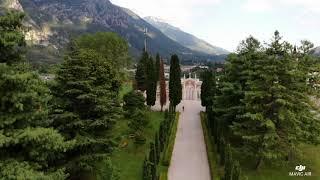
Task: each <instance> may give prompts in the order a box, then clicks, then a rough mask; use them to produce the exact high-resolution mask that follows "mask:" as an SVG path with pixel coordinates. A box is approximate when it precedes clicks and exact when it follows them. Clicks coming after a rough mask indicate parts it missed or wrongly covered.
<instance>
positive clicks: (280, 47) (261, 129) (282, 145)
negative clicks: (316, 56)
mask: <svg viewBox="0 0 320 180" xmlns="http://www.w3.org/2000/svg"><path fill="white" fill-rule="evenodd" d="M281 39H282V38H281V37H280V35H279V32H277V31H276V32H275V34H274V37H273V40H272V42H271V43H270V44H269V45H268V47H267V48H266V49H265V50H263V51H262V52H257V51H256V52H252V55H251V56H250V57H249V58H248V61H249V63H248V64H249V65H248V66H247V68H246V70H245V71H246V72H248V73H247V76H246V77H247V80H246V85H247V87H246V88H245V93H244V97H243V99H242V100H241V102H243V103H244V105H245V106H244V109H243V110H244V111H243V113H242V115H238V117H239V118H238V121H237V122H234V123H233V125H232V131H233V134H235V135H237V136H238V137H241V138H242V139H243V142H244V143H243V146H242V147H241V148H242V150H243V151H244V152H246V153H245V154H247V155H248V156H251V157H253V158H254V159H255V160H256V165H255V168H256V169H258V168H259V167H260V166H261V164H262V163H263V161H264V160H279V159H286V158H288V157H289V159H290V157H291V155H292V154H293V152H294V151H295V149H297V146H296V145H297V142H303V143H311V144H312V143H313V144H316V143H319V139H318V138H317V136H319V134H320V124H319V121H318V120H316V118H315V116H314V114H313V113H312V112H311V111H310V110H311V109H312V108H311V107H310V105H309V99H308V94H307V89H308V87H307V86H308V84H307V83H306V80H307V76H306V73H305V72H304V70H303V68H302V69H301V68H299V63H301V61H303V59H304V58H301V57H303V56H305V55H303V54H304V52H303V51H302V53H301V57H300V58H298V59H297V56H296V53H293V52H294V50H293V47H292V46H291V45H290V44H289V43H287V42H283V41H282V40H281ZM245 55H246V57H248V56H247V54H245ZM307 74H308V73H307Z"/></svg>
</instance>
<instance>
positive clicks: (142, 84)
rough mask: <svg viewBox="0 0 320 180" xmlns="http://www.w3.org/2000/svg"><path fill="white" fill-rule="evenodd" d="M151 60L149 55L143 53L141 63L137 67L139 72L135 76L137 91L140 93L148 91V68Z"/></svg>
mask: <svg viewBox="0 0 320 180" xmlns="http://www.w3.org/2000/svg"><path fill="white" fill-rule="evenodd" d="M148 60H149V54H148V53H147V52H143V53H142V56H141V59H140V61H139V62H138V65H137V70H136V74H135V80H136V86H137V87H136V89H137V90H140V91H145V90H146V89H147V72H146V66H147V62H148Z"/></svg>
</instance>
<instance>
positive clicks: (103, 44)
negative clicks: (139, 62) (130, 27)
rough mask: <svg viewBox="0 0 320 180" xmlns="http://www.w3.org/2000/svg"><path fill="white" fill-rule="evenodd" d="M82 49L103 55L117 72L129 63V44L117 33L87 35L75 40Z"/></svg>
mask: <svg viewBox="0 0 320 180" xmlns="http://www.w3.org/2000/svg"><path fill="white" fill-rule="evenodd" d="M75 43H76V44H77V47H78V48H80V49H91V50H94V51H95V52H97V53H99V54H101V55H102V56H103V57H104V58H105V60H106V61H107V62H109V63H110V65H112V67H113V68H115V69H116V70H117V71H119V70H122V69H123V67H126V66H127V64H128V63H129V55H128V43H127V42H126V41H125V40H124V39H123V38H121V37H120V36H119V35H117V34H116V33H112V32H98V33H95V34H86V35H83V36H80V37H79V38H77V39H76V40H75Z"/></svg>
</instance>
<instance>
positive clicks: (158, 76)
mask: <svg viewBox="0 0 320 180" xmlns="http://www.w3.org/2000/svg"><path fill="white" fill-rule="evenodd" d="M160 61H161V60H160V54H159V53H157V56H156V62H155V71H154V72H155V80H156V82H158V81H159V80H160Z"/></svg>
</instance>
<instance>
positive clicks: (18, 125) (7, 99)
mask: <svg viewBox="0 0 320 180" xmlns="http://www.w3.org/2000/svg"><path fill="white" fill-rule="evenodd" d="M29 69H30V68H28V67H27V66H26V65H24V64H16V65H15V67H10V66H7V65H6V64H0V152H1V156H0V175H1V177H5V178H9V177H12V179H19V177H23V176H25V177H34V178H35V179H36V178H38V179H41V178H43V179H54V178H57V179H63V177H65V176H66V174H64V170H63V169H56V168H54V167H53V166H52V164H54V161H55V160H56V159H59V157H61V156H62V155H63V154H64V152H65V151H67V150H68V149H70V148H71V147H72V146H73V144H74V143H73V142H72V141H70V142H66V141H65V139H64V138H63V137H62V136H61V135H60V134H59V133H58V132H57V131H56V130H54V129H52V128H48V125H49V123H50V122H49V121H48V119H47V118H48V116H47V115H48V106H47V105H48V101H49V99H50V96H49V91H48V89H47V88H46V86H45V84H44V83H43V82H42V81H41V80H40V78H39V77H38V75H37V74H36V73H33V72H31V71H30V70H29ZM15 168H17V171H13V169H15ZM26 175H28V176H26Z"/></svg>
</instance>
